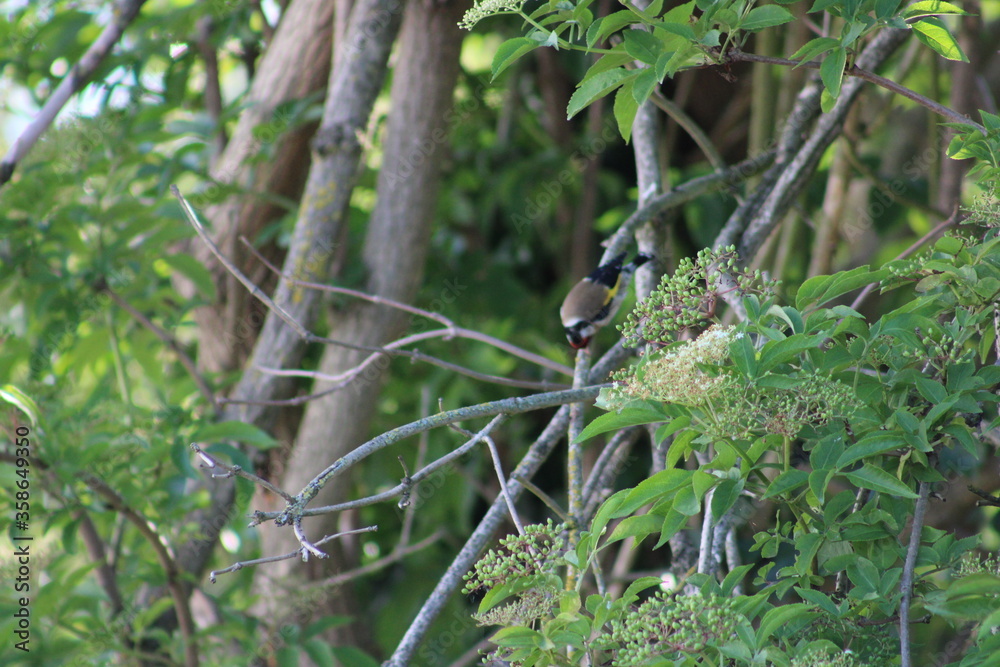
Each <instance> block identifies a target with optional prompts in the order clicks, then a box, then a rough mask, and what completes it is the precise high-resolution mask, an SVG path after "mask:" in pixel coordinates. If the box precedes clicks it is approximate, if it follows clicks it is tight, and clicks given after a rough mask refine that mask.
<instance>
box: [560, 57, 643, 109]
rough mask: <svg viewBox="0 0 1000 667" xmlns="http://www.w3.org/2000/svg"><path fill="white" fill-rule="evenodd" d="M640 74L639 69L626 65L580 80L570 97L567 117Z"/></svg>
mask: <svg viewBox="0 0 1000 667" xmlns="http://www.w3.org/2000/svg"><path fill="white" fill-rule="evenodd" d="M638 75H639V70H631V71H629V70H627V69H625V68H624V67H616V68H615V69H611V70H608V71H606V72H601V73H600V74H597V75H595V76H590V77H588V78H586V79H584V80H583V81H581V82H580V85H579V87H578V88H577V89H576V92H574V93H573V95H572V97H570V98H569V106H568V107H567V109H566V118H567V119H569V118H572V117H573V116H575V115H576V114H578V113H579V112H580V111H581V110H583V109H585V108H586V107H587V106H589V105H590V104H591V103H593V102H594V100H597V99H600V98H601V97H604V96H605V95H607V94H608V93H609V92H611V91H612V90H614V89H615V88H617V87H618V86H620V85H622V84H623V83H624V82H625V81H626V80H628V79H631V78H633V77H635V76H638Z"/></svg>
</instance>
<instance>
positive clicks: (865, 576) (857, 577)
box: [847, 556, 879, 598]
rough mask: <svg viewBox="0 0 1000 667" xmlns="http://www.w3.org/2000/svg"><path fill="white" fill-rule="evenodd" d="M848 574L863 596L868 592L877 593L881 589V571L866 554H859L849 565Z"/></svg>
mask: <svg viewBox="0 0 1000 667" xmlns="http://www.w3.org/2000/svg"><path fill="white" fill-rule="evenodd" d="M847 576H848V577H850V578H851V582H853V583H854V585H855V586H856V587H857V588H859V589H860V590H859V591H858V592H859V593H860V594H861V597H862V598H863V597H864V596H865V594H867V593H877V592H878V589H879V572H878V568H877V567H875V564H874V563H872V562H871V561H870V560H868V559H867V558H865V557H864V556H858V557H857V558H855V559H854V560H853V561H851V563H850V565H848V566H847Z"/></svg>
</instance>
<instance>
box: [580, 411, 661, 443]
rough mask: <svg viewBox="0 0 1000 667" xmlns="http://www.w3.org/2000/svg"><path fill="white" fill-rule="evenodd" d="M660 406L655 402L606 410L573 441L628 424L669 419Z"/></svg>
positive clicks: (626, 426)
mask: <svg viewBox="0 0 1000 667" xmlns="http://www.w3.org/2000/svg"><path fill="white" fill-rule="evenodd" d="M669 418H670V417H669V416H668V415H667V414H666V413H664V412H663V410H662V408H660V407H659V406H657V405H656V404H655V403H645V404H639V405H635V404H633V405H632V406H629V407H627V408H624V409H623V410H622V411H621V412H608V413H606V414H603V415H601V416H599V417H597V418H596V419H595V420H594V421H592V422H590V423H589V424H587V426H586V428H584V429H583V431H581V432H580V435H578V436H577V437H576V440H574V441H573V442H577V443H578V442H585V441H587V440H589V439H590V438H593V437H594V436H595V435H600V434H601V433H607V432H608V431H620V430H621V429H623V428H628V427H630V426H641V425H644V424H655V423H657V422H661V421H664V420H667V419H669Z"/></svg>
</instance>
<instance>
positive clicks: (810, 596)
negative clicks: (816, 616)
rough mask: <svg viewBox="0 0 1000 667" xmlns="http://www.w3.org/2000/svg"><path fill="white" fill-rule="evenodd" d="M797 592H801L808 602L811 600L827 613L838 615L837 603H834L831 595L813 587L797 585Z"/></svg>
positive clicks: (800, 594)
mask: <svg viewBox="0 0 1000 667" xmlns="http://www.w3.org/2000/svg"><path fill="white" fill-rule="evenodd" d="M795 592H796V593H798V594H799V597H800V598H802V599H803V600H805V601H806V602H811V603H813V604H814V605H816V606H817V607H819V608H820V609H822V610H823V611H825V612H826V613H828V614H830V615H831V616H838V615H839V613H838V611H837V605H835V604H834V603H833V600H831V599H830V596H829V595H827V594H826V593H823V592H821V591H817V590H813V589H811V588H802V587H800V586H796V587H795Z"/></svg>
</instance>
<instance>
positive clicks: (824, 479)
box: [809, 470, 833, 505]
mask: <svg viewBox="0 0 1000 667" xmlns="http://www.w3.org/2000/svg"><path fill="white" fill-rule="evenodd" d="M832 476H833V471H832V470H813V471H812V472H811V473H809V490H810V491H812V494H813V495H814V496H816V500H817V501H819V503H820V504H821V505H822V504H823V502H824V499H825V497H826V485H827V484H828V483H829V481H830V477H832Z"/></svg>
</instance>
